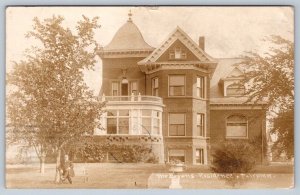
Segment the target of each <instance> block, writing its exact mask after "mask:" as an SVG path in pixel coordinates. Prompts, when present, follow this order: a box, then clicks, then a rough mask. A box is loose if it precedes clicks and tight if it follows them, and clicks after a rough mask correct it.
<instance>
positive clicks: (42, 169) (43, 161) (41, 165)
mask: <svg viewBox="0 0 300 195" xmlns="http://www.w3.org/2000/svg"><path fill="white" fill-rule="evenodd" d="M45 159H46V156H44V155H43V156H41V157H40V173H42V174H44V173H45Z"/></svg>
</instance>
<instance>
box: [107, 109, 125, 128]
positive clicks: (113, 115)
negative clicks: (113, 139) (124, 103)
mask: <svg viewBox="0 0 300 195" xmlns="http://www.w3.org/2000/svg"><path fill="white" fill-rule="evenodd" d="M107 134H129V110H110V111H108V112H107Z"/></svg>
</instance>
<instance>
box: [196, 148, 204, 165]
mask: <svg viewBox="0 0 300 195" xmlns="http://www.w3.org/2000/svg"><path fill="white" fill-rule="evenodd" d="M196 163H197V164H201V165H203V164H204V149H203V148H200V149H196Z"/></svg>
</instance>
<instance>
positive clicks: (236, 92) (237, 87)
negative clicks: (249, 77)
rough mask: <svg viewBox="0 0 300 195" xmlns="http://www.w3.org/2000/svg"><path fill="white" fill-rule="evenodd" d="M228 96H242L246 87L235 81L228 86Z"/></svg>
mask: <svg viewBox="0 0 300 195" xmlns="http://www.w3.org/2000/svg"><path fill="white" fill-rule="evenodd" d="M226 95H227V96H242V95H245V87H244V86H243V85H241V84H238V83H233V84H231V85H229V86H228V87H227V88H226Z"/></svg>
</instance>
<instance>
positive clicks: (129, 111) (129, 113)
mask: <svg viewBox="0 0 300 195" xmlns="http://www.w3.org/2000/svg"><path fill="white" fill-rule="evenodd" d="M111 110H115V111H116V113H117V114H116V116H108V115H107V116H106V124H108V122H107V121H108V119H116V126H117V131H116V133H115V134H108V133H107V126H106V134H107V135H130V134H131V130H130V127H131V110H130V109H111ZM120 110H128V116H121V115H120ZM109 111H110V110H107V112H109ZM120 118H121V119H124V118H125V119H128V133H127V134H124V133H122V134H120V133H119V132H120V128H119V126H120V123H119V119H120Z"/></svg>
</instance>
